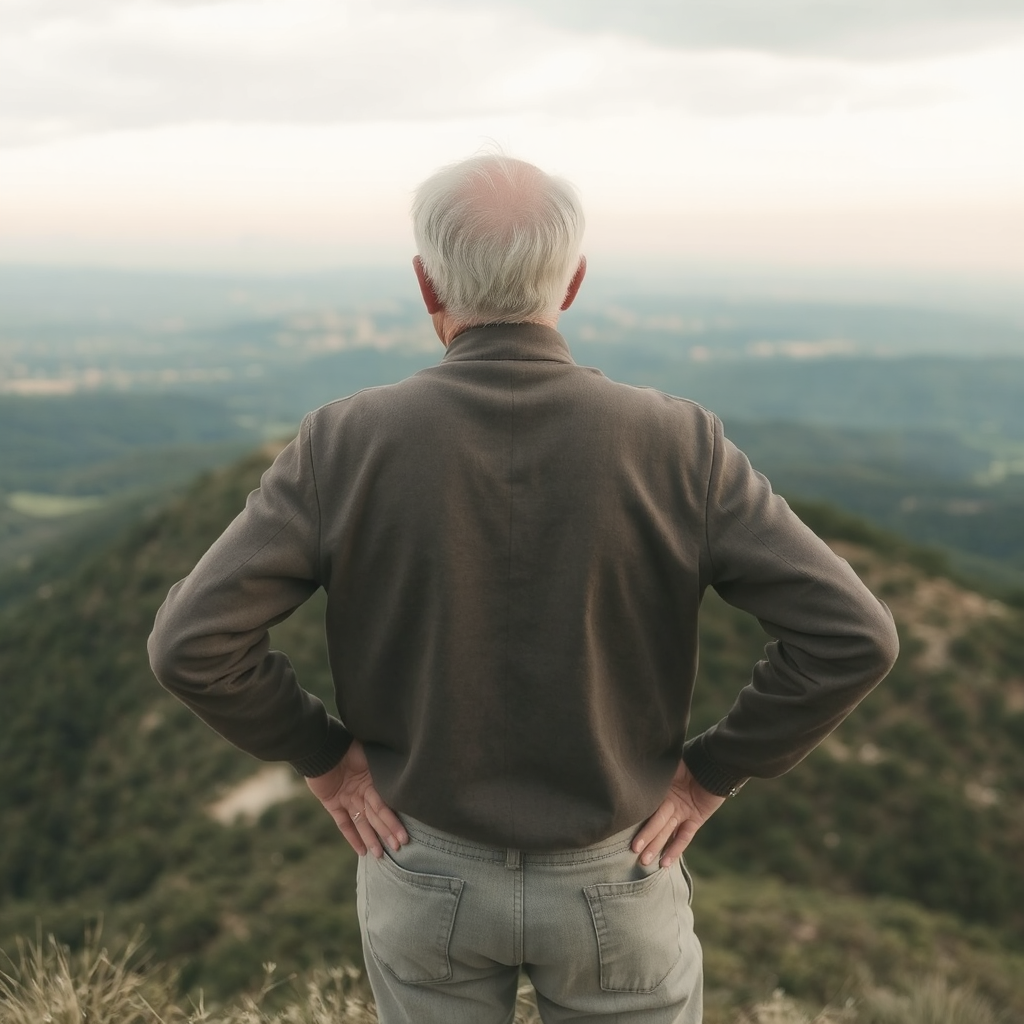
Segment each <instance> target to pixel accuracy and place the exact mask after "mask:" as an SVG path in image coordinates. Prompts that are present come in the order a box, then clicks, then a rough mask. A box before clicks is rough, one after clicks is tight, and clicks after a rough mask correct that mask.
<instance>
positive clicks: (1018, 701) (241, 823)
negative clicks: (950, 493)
mask: <svg viewBox="0 0 1024 1024" xmlns="http://www.w3.org/2000/svg"><path fill="white" fill-rule="evenodd" d="M268 457H269V455H268V453H267V452H262V453H259V454H257V455H255V456H253V457H251V458H250V459H248V460H247V461H245V462H244V463H242V464H240V465H238V466H236V467H234V468H232V469H229V470H224V471H217V472H215V473H212V474H208V475H207V476H205V477H204V478H203V479H202V480H201V481H199V482H198V483H197V484H196V486H195V487H194V488H193V489H192V491H191V492H190V493H189V494H188V495H186V496H185V497H184V498H183V499H181V500H178V501H177V502H175V503H174V504H173V505H171V506H169V507H167V508H166V509H164V510H163V511H161V512H159V513H155V514H150V515H148V516H146V517H144V518H143V519H142V520H140V521H139V522H137V523H136V524H135V525H133V526H132V527H131V528H130V529H128V531H127V532H125V533H124V534H123V535H122V536H121V537H120V538H119V539H118V540H117V541H116V542H114V543H113V544H112V545H111V546H110V547H108V548H107V549H106V550H105V551H103V552H102V553H100V554H97V555H96V556H95V557H91V558H89V559H88V560H86V561H85V562H83V564H82V565H81V566H80V567H79V568H78V569H77V570H76V571H75V572H74V573H73V574H72V575H70V576H68V577H66V578H62V579H56V580H55V581H54V582H53V583H51V584H48V585H47V586H46V587H44V588H42V589H41V590H40V591H39V592H38V593H37V594H36V595H35V596H34V597H33V598H32V599H30V600H28V601H25V602H23V603H20V604H18V605H15V606H14V607H11V608H8V609H7V610H6V611H5V612H4V613H3V614H2V616H0V688H2V699H3V707H4V714H3V716H2V717H0V744H2V746H3V750H4V757H3V758H2V759H0V822H2V828H0V948H5V949H11V948H13V944H14V942H15V937H16V936H18V935H31V934H35V932H36V928H37V922H38V923H39V927H41V928H43V929H45V930H52V931H54V932H55V934H56V935H57V936H58V937H59V938H60V939H62V940H63V941H67V942H70V943H80V942H81V941H82V937H83V934H84V925H85V923H86V922H88V921H91V920H95V919H96V918H98V917H103V919H104V920H105V929H106V932H107V934H108V935H117V934H130V933H132V932H133V931H134V930H135V928H136V927H137V926H138V925H140V924H141V925H143V926H144V927H145V929H146V930H147V932H148V934H149V940H148V942H149V946H150V948H151V949H152V951H153V953H154V954H155V955H156V956H157V957H158V958H160V959H162V960H167V961H169V962H170V963H172V964H173V965H175V966H176V967H177V968H179V969H180V972H181V973H180V985H181V987H182V988H183V989H184V990H195V989H196V988H197V987H198V986H202V987H203V988H204V989H205V990H206V991H207V992H209V993H230V992H233V991H236V990H238V989H239V988H241V987H244V986H246V985H249V984H252V983H253V982H254V981H258V979H259V977H260V976H261V966H260V965H261V964H262V963H263V962H264V961H267V960H273V961H275V962H276V963H278V964H279V965H280V967H281V969H282V970H283V971H285V970H292V969H302V968H305V967H309V966H315V965H317V964H321V963H327V964H331V963H336V962H342V961H346V960H349V961H355V962H358V960H359V949H358V941H357V926H356V921H355V916H354V883H353V874H354V863H355V858H354V856H353V855H351V854H350V853H349V851H348V850H347V848H346V847H345V845H344V843H343V842H342V841H341V839H340V837H339V836H338V835H337V833H336V832H335V830H334V826H333V823H332V822H331V821H330V819H329V818H328V817H327V816H326V815H325V814H324V813H323V812H322V810H321V809H320V808H319V806H318V805H317V804H316V803H315V802H314V801H313V800H312V798H310V797H308V795H307V794H306V793H305V792H304V789H303V788H302V787H296V795H295V797H294V798H293V799H287V800H282V801H280V802H277V803H275V804H273V805H272V806H269V807H268V808H267V809H265V810H264V811H263V812H262V813H260V814H259V815H258V816H257V817H256V819H255V821H249V820H247V819H246V818H245V817H244V816H242V817H240V818H238V819H236V820H235V821H233V822H230V823H226V824H225V823H221V821H218V820H216V819H215V818H214V817H213V816H212V815H211V813H210V808H211V806H212V805H214V803H215V802H216V801H217V800H218V799H219V798H220V797H222V796H224V794H225V793H227V792H229V791H230V790H231V787H232V786H234V785H236V784H238V783H240V782H242V781H243V780H246V779H249V778H250V777H252V776H253V775H254V774H255V773H256V772H258V771H259V770H261V768H262V767H263V766H261V765H260V764H259V763H258V762H255V761H253V760H252V759H251V758H249V757H248V756H247V755H244V754H241V753H240V752H238V751H236V750H234V749H233V748H231V747H229V746H228V745H226V744H225V743H224V742H223V741H221V740H220V739H219V738H217V737H215V736H214V735H213V734H212V733H210V732H209V730H207V729H206V727H205V726H203V725H202V724H201V723H199V722H198V721H197V720H196V719H194V718H193V717H192V716H191V715H190V714H189V713H188V712H187V711H186V710H185V709H184V708H182V707H181V706H180V705H178V704H177V703H176V702H175V701H174V700H173V699H172V698H170V697H169V696H168V695H166V694H165V693H164V692H163V691H162V690H161V689H160V688H159V687H158V685H157V684H156V682H155V681H154V680H153V678H152V676H151V674H150V671H149V668H148V664H147V660H146V653H145V639H146V636H147V634H148V632H149V629H150V625H151V623H152V619H153V615H154V614H155V611H156V609H157V607H158V606H159V604H160V602H161V601H162V600H163V597H164V594H165V593H166V591H167V589H168V587H169V586H170V585H171V584H172V583H173V582H174V581H175V580H177V579H179V578H180V577H181V576H183V575H185V574H186V573H187V572H188V570H189V569H190V568H191V566H192V565H193V564H194V562H195V561H196V559H197V558H198V557H199V555H200V554H201V553H202V551H203V550H205V548H206V547H207V546H208V545H209V543H210V542H211V541H212V540H213V539H214V538H215V537H216V536H217V534H218V533H219V532H220V530H221V529H223V527H224V525H225V524H226V523H227V522H228V521H229V519H230V518H231V517H232V516H233V515H234V514H235V513H236V512H237V511H238V510H239V509H240V508H241V506H242V504H243V502H244V498H245V495H246V493H247V492H248V491H249V490H250V489H251V488H252V487H253V486H255V484H256V482H257V481H258V477H259V474H260V472H261V471H262V469H263V468H264V467H265V466H266V464H267V460H268ZM799 511H801V513H802V514H803V515H804V516H805V518H807V519H808V521H809V522H811V524H812V525H813V526H814V527H815V528H816V529H818V530H819V532H821V533H822V534H823V535H824V536H826V537H827V538H828V539H830V540H832V541H833V542H834V543H835V545H836V546H837V548H838V549H839V550H840V551H841V553H842V554H843V555H844V556H845V557H847V558H848V559H849V560H850V561H851V562H852V563H853V564H854V566H855V567H856V568H857V569H858V570H859V571H860V572H861V573H862V574H863V575H864V577H865V578H866V579H867V581H868V582H869V584H870V585H871V586H872V588H873V589H874V590H875V592H876V593H877V594H879V596H881V597H882V598H883V599H884V600H886V601H887V602H888V603H889V604H890V606H891V607H892V609H893V611H894V614H895V616H896V619H897V623H898V626H899V628H900V633H901V639H902V645H903V653H902V656H901V658H900V661H899V662H898V664H897V666H896V669H895V670H894V671H893V673H892V675H891V676H890V678H889V679H888V680H887V681H886V682H885V683H884V684H882V686H881V687H880V688H879V689H878V690H877V691H876V692H875V693H874V694H872V695H871V696H870V697H869V698H868V699H867V700H866V701H865V703H864V704H863V705H862V706H861V708H859V709H858V710H857V711H856V712H855V713H854V715H853V716H852V717H851V718H850V719H849V720H848V721H847V722H846V723H845V724H844V725H843V726H842V727H841V728H840V730H839V731H838V732H837V733H836V734H835V735H834V737H832V738H831V739H830V740H829V741H827V742H826V744H824V745H823V746H822V747H821V748H819V750H817V751H815V752H814V753H813V754H812V755H811V757H809V758H808V759H807V761H806V762H804V763H803V764H802V765H800V766H799V767H798V768H796V769H795V770H794V771H793V772H792V773H790V774H789V775H788V776H786V777H785V778H783V779H780V780H775V781H766V782H761V781H754V782H751V783H750V784H749V785H748V787H747V788H746V789H745V790H744V791H743V793H742V794H741V796H740V797H739V798H737V799H735V800H732V801H730V802H729V803H728V804H727V805H726V806H725V807H724V808H723V810H722V811H721V812H720V813H719V814H718V815H716V817H715V818H713V819H712V820H711V822H710V823H709V824H708V826H707V827H706V828H705V829H704V830H703V831H702V833H701V835H700V837H699V839H698V841H697V842H696V843H695V844H694V846H693V847H692V849H691V852H690V853H689V854H688V860H689V862H690V864H691V867H692V869H693V871H694V873H695V875H696V877H697V897H696V913H697V920H698V931H699V933H700V934H701V938H702V941H703V942H704V946H705V951H706V955H707V967H708V985H709V989H710V990H712V991H720V992H722V993H725V994H726V995H725V996H723V998H727V999H728V998H735V999H737V1000H739V999H747V998H753V997H756V996H758V995H759V994H763V992H764V991H766V990H767V991H770V989H771V987H772V986H774V985H776V984H778V985H781V986H782V987H784V988H786V989H787V991H790V992H793V993H796V994H798V995H801V994H803V995H806V996H808V997H814V998H821V999H828V998H832V995H833V994H834V992H835V991H838V990H839V988H841V986H842V985H843V984H844V979H848V978H849V977H850V976H851V972H852V971H853V970H854V969H855V968H856V969H857V970H867V971H869V972H871V973H872V975H873V976H874V977H875V978H877V979H878V980H880V981H885V980H886V979H887V978H890V977H895V976H896V975H898V974H899V973H900V972H906V971H914V970H926V969H927V970H930V969H934V967H935V965H936V964H939V965H944V967H945V969H948V972H949V975H950V977H951V978H952V979H953V980H970V981H971V982H973V983H974V984H976V985H978V987H980V988H981V989H982V990H983V991H984V992H987V993H988V994H989V995H990V996H992V998H994V999H996V1000H998V1001H999V1002H1000V1004H1002V1005H1006V1006H1011V1007H1014V1008H1015V1009H1016V1011H1017V1012H1019V1013H1024V866H1022V864H1021V858H1020V850H1021V849H1024V815H1022V811H1021V807H1022V806H1024V799H1022V798H1024V615H1022V612H1021V611H1020V610H1018V609H1015V608H1013V607H1009V606H1007V605H1005V604H1002V603H1000V602H998V601H996V600H994V599H993V598H991V597H989V596H983V595H979V594H976V593H973V592H971V591H969V590H967V589H965V588H964V587H963V586H961V585H960V584H958V583H957V582H955V581H953V580H951V579H949V578H948V577H947V576H946V575H944V574H943V572H944V568H943V565H942V562H941V559H937V558H936V557H935V556H934V554H933V553H930V552H927V551H921V550H919V549H916V548H913V547H912V546H910V545H907V544H906V543H904V542H902V541H899V540H898V539H897V538H893V537H892V536H890V535H886V534H882V533H880V532H878V531H877V530H875V529H873V528H870V527H867V526H865V525H864V524H862V523H860V522H859V521H856V520H851V519H850V518H849V517H847V516H844V515H842V514H840V513H837V512H835V511H832V510H828V509H826V508H823V507H820V506H803V507H800V509H799ZM321 611H322V606H321V603H320V602H319V601H318V600H316V599H314V600H313V601H312V602H310V604H309V605H308V606H306V607H305V608H303V609H302V610H301V611H300V612H299V613H297V614H296V615H295V616H293V617H292V619H290V620H288V621H287V622H286V623H284V624H282V625H281V626H280V627H278V628H277V629H276V630H275V644H276V645H278V646H280V647H282V648H283V649H286V650H288V651H289V652H290V653H291V654H292V655H293V658H294V661H295V663H296V666H297V669H298V671H299V674H300V678H301V679H302V681H303V683H304V685H306V686H307V687H308V688H310V689H311V690H313V691H314V692H317V693H319V694H320V695H322V696H324V697H328V698H329V693H330V680H329V677H328V672H327V666H326V660H325V657H324V644H323V638H322V626H321V622H320V616H321ZM765 639H766V638H765V637H764V635H763V633H762V632H761V630H760V628H759V627H758V625H757V623H756V622H755V621H753V620H750V619H748V618H746V617H744V616H742V615H739V614H737V613H735V612H734V611H733V610H732V609H730V608H729V607H728V606H726V605H725V604H724V603H723V602H721V601H720V600H719V599H718V598H717V597H715V596H714V595H713V594H712V595H709V597H708V600H707V601H706V605H705V615H704V621H703V626H702V651H701V669H700V681H699V683H698V688H697V700H696V702H695V705H694V719H695V720H694V727H695V728H701V727H703V726H704V725H706V724H708V723H710V722H711V721H713V720H715V719H716V718H717V717H718V716H719V715H721V714H722V713H723V712H724V711H725V710H726V708H727V707H728V705H729V703H730V702H731V700H732V698H733V696H734V695H735V693H736V691H737V690H738V688H739V687H740V686H741V685H742V684H743V683H744V682H745V681H746V679H747V677H748V676H749V670H750V665H751V663H752V662H753V661H754V660H755V659H756V658H757V657H758V656H759V652H760V649H761V647H762V646H763V644H764V642H765Z"/></svg>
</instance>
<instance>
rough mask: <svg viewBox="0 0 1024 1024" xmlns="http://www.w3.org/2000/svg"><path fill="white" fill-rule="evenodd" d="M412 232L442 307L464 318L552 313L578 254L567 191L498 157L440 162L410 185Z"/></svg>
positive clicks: (574, 208)
mask: <svg viewBox="0 0 1024 1024" xmlns="http://www.w3.org/2000/svg"><path fill="white" fill-rule="evenodd" d="M412 215H413V230H414V232H415V235H416V244H417V246H418V248H419V254H420V258H421V259H422V261H423V267H424V270H425V271H426V275H427V277H428V278H429V280H430V282H431V284H432V285H433V287H434V291H435V292H436V294H437V297H438V299H439V300H440V302H441V304H442V305H443V306H444V307H445V309H446V310H447V312H448V313H449V314H450V315H451V316H453V317H454V318H455V319H457V320H459V321H461V322H463V323H522V322H525V321H529V320H532V319H536V318H543V317H547V316H550V315H551V314H553V313H557V312H558V310H559V308H560V307H561V305H562V302H563V301H564V299H565V295H566V290H567V289H568V286H569V282H570V280H571V279H572V276H573V274H574V272H575V270H576V267H577V265H578V264H579V260H580V246H581V244H582V241H583V227H584V222H583V209H582V207H581V206H580V201H579V197H578V195H577V193H576V190H575V188H574V187H573V186H572V185H571V184H569V182H567V181H563V180H562V179H561V178H554V177H551V176H550V175H547V174H545V173H544V172H543V171H541V170H540V169H539V168H537V167H534V166H533V164H528V163H525V162H524V161H522V160H514V159H512V158H511V157H507V156H504V155H503V154H493V155H486V156H476V157H472V158H470V159H469V160H464V161H462V162H461V163H457V164H451V165H450V166H448V167H443V168H442V169H441V170H439V171H437V172H436V173H435V174H433V175H432V176H431V177H429V178H428V179H427V180H426V181H425V182H423V184H422V185H420V187H419V188H418V189H417V190H416V198H415V200H414V201H413V207H412Z"/></svg>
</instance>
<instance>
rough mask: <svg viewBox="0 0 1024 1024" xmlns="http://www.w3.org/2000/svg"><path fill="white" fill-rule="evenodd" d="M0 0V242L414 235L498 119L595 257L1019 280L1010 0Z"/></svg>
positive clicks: (253, 242) (271, 246)
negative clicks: (567, 200)
mask: <svg viewBox="0 0 1024 1024" xmlns="http://www.w3.org/2000/svg"><path fill="white" fill-rule="evenodd" d="M2 3H3V6H4V7H5V8H6V11H5V32H4V35H3V38H2V39H0V97H2V99H0V181H2V182H3V188H2V190H0V260H2V261H3V262H4V263H39V264H52V265H58V264H79V265H85V266H111V265H118V266H123V267H150V268H152V269H154V270H166V271H172V270H182V269H195V270H204V271H208V272H216V271H221V272H227V273H242V272H265V273H289V272H291V273H295V272H315V271H318V270H324V269H329V268H332V267H337V266H339V265H355V264H379V263H388V264H390V263H405V262H406V260H407V256H411V255H412V251H413V243H412V235H411V230H410V225H409V219H408V208H409V204H410V199H411V194H412V191H413V189H414V188H415V187H416V185H417V183H418V182H419V181H421V180H422V179H423V178H425V177H426V176H427V175H428V174H429V173H431V172H432V171H433V170H434V169H436V168H437V167H438V166H440V165H442V164H445V163H448V162H451V161H453V160H457V159H461V158H464V157H466V156H470V155H472V154H473V153H474V152H477V151H479V150H481V148H494V147H495V146H498V147H501V148H504V149H505V150H507V151H508V152H509V153H510V154H511V155H513V156H517V157H520V158H522V159H526V160H529V161H531V162H534V163H536V164H538V165H539V166H541V167H542V168H543V169H544V170H546V171H549V172H551V173H554V174H560V175H562V176H564V177H566V178H568V179H569V180H570V181H573V182H574V183H575V184H576V185H577V186H578V188H579V189H580V191H581V193H582V197H583V203H584V209H585V210H586V212H587V216H588V233H587V240H586V251H587V254H588V256H589V257H590V258H591V260H592V262H593V263H594V264H595V265H596V264H600V263H601V262H605V261H607V262H608V263H609V264H610V265H619V266H626V265H629V264H631V263H642V264H644V265H645V266H654V267H657V266H659V265H667V266H673V267H676V266H679V267H681V266H695V265H701V264H711V265H713V266H715V267H717V268H722V269H723V270H724V271H726V272H731V271H732V270H733V269H735V268H740V269H741V271H742V268H745V267H746V268H751V267H755V268H762V269H770V270H772V271H773V272H774V273H776V274H782V275H783V276H787V275H788V276H799V275H802V274H805V273H810V272H818V273H822V272H827V273H829V274H835V275H837V276H839V275H842V274H845V273H853V274H860V275H863V274H865V273H870V274H871V275H874V276H878V277H883V276H885V275H894V276H897V277H900V276H915V277H931V278H935V279H939V278H941V279H944V280H945V279H954V280H955V279H956V278H957V277H960V276H963V277H965V278H970V279H971V280H978V281H981V280H984V279H985V278H986V277H997V278H1000V279H1001V280H1004V281H1006V282H1007V287H1012V286H1014V285H1016V286H1018V287H1019V283H1020V282H1021V281H1022V280H1024V136H1022V133H1020V131H1019V112H1018V109H1017V105H1016V103H1015V97H1017V96H1019V95H1021V93H1022V92H1024V9H1019V8H1018V7H1017V6H1016V5H1014V4H1013V3H1008V2H1006V0H981V2H979V0H976V2H974V3H971V4H968V3H966V2H964V0H947V2H945V3H942V4H937V5H931V7H930V8H928V9H925V10H921V9H915V10H897V11H893V10H891V9H890V8H889V6H887V5H886V4H884V3H881V2H880V0H877V2H870V3H861V4H857V5H854V4H850V3H841V4H835V5H830V6H829V9H828V10H827V11H825V10H822V9H821V8H820V6H818V5H816V4H814V3H813V2H811V0H786V2H785V3H783V4H781V5H780V7H779V8H778V9H776V10H774V11H773V14H772V17H767V16H766V15H765V14H764V13H763V12H762V11H761V10H760V9H759V7H758V6H757V5H756V4H755V3H753V0H734V2H733V3H731V4H729V5H728V6H727V7H724V6H723V7H722V8H721V9H719V8H708V7H707V6H706V5H701V4H699V3H697V2H696V0H680V2H678V3H665V2H662V0H638V2H637V3H635V4H633V5H630V6H629V8H628V9H622V8H621V6H620V5H615V4H611V3H601V2H592V3H589V4H583V3H579V2H576V0H564V2H563V3H561V4H559V5H557V6H555V7H551V5H544V4H541V3H539V2H537V0H503V2H499V0H489V2H487V3H483V4H472V5H470V4H468V3H467V2H466V0H440V2H439V3H437V4H435V5H432V6H431V7H429V8H423V7H421V6H418V5H417V4H415V3H413V0H381V2H379V3H377V4H374V5H372V6H370V5H366V4H360V3H357V2H355V0H346V2H343V3H338V2H334V3H328V2H327V0H289V2H285V0H266V2H264V3H261V4H259V5H254V4H252V3H248V2H245V0H194V2H189V3H187V4H184V3H181V2H180V0H143V2H132V0H88V2H82V0H74V2H71V0H49V2H47V3H46V4H45V5H43V4H29V3H26V2H24V0H2ZM716 272H717V271H716ZM748 276H749V275H748Z"/></svg>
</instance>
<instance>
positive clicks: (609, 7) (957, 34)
mask: <svg viewBox="0 0 1024 1024" xmlns="http://www.w3.org/2000/svg"><path fill="white" fill-rule="evenodd" d="M447 2H448V3H449V4H450V5H452V6H460V7H463V8H469V7H472V6H474V5H475V4H476V3H477V0H447ZM499 2H501V3H504V4H505V5H507V6H508V7H510V8H516V9H519V10H523V11H529V12H530V13H531V14H532V15H534V16H536V17H537V18H539V19H541V20H543V21H544V22H546V23H548V24H551V25H555V26H558V27H560V28H565V29H571V30H573V31H576V32H590V33H593V32H617V33H622V34H625V35H630V36H635V37H638V38H642V39H648V40H651V41H653V42H656V43H658V44H659V45H661V46H671V47H679V48H683V49H688V50H708V49H729V50H732V49H743V50H757V51H762V52H768V53H778V54H799V55H812V56H819V57H843V58H856V59H871V60H877V59H894V58H906V57H915V56H922V55H928V54H938V53H955V52H961V51H963V50H966V49H971V48H977V47H984V46H988V45H992V44H995V43H998V42H1001V41H1003V40H1005V38H1006V35H1007V34H1008V33H1011V34H1016V35H1020V34H1021V33H1022V32H1024V5H1022V4H1021V3H1020V0H771V2H767V0H630V2H628V3H623V2H622V0H557V2H551V0H499Z"/></svg>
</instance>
